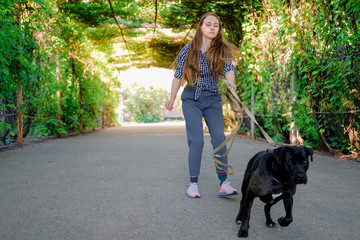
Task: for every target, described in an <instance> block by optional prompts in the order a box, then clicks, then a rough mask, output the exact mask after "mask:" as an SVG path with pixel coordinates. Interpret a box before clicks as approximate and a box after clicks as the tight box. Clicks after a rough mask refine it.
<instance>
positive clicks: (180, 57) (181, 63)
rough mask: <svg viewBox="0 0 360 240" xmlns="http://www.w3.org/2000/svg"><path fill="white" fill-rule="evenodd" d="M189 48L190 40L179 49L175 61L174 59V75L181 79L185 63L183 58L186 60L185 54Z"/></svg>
mask: <svg viewBox="0 0 360 240" xmlns="http://www.w3.org/2000/svg"><path fill="white" fill-rule="evenodd" d="M189 48H190V42H189V43H187V44H186V45H185V46H184V47H183V48H182V49H181V51H180V53H179V55H178V57H177V61H176V71H175V74H174V77H176V78H178V79H181V78H182V75H183V69H184V64H185V60H186V54H187V53H188V51H189Z"/></svg>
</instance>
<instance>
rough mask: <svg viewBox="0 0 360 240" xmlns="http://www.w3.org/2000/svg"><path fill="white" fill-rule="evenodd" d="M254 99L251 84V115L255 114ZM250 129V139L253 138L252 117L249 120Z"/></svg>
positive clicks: (253, 124) (253, 125) (253, 126)
mask: <svg viewBox="0 0 360 240" xmlns="http://www.w3.org/2000/svg"><path fill="white" fill-rule="evenodd" d="M254 101H255V96H254V90H253V86H251V114H252V115H253V116H254V115H255V110H254V104H255V103H254ZM250 129H251V139H255V123H254V120H252V119H251V122H250Z"/></svg>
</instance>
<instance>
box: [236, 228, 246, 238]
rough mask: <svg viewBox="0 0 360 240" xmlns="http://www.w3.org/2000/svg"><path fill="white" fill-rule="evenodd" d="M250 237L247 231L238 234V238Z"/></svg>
mask: <svg viewBox="0 0 360 240" xmlns="http://www.w3.org/2000/svg"><path fill="white" fill-rule="evenodd" d="M248 236H249V233H248V231H247V230H241V229H240V231H239V233H238V237H239V238H247V237H248Z"/></svg>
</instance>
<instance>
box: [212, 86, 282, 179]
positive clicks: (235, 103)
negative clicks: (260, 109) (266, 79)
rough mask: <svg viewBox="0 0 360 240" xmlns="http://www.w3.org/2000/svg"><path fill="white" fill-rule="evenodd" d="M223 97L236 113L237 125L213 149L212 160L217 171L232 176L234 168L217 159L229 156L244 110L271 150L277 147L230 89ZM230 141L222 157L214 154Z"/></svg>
mask: <svg viewBox="0 0 360 240" xmlns="http://www.w3.org/2000/svg"><path fill="white" fill-rule="evenodd" d="M229 92H230V93H229ZM225 96H226V97H227V99H228V102H229V103H230V105H231V108H232V109H233V110H234V112H235V113H236V118H237V122H238V123H237V126H236V128H235V129H234V131H233V132H232V133H231V135H230V136H229V137H227V138H226V139H225V141H224V142H222V143H221V144H220V145H219V146H218V147H217V148H215V149H214V151H213V160H214V162H215V166H216V168H217V169H219V170H222V171H224V172H226V173H227V174H229V175H233V174H234V168H233V167H232V166H231V165H229V164H225V163H222V162H221V161H220V160H219V159H218V158H220V157H225V156H227V155H228V154H229V152H230V150H231V148H232V145H233V143H234V140H235V137H236V134H237V133H238V131H239V129H240V126H241V124H242V121H243V118H244V117H243V114H242V110H244V111H245V113H246V114H247V115H248V116H249V118H251V120H253V121H254V123H255V124H256V125H257V126H258V127H259V128H260V131H261V132H262V134H263V135H264V137H265V139H266V140H267V141H268V142H269V143H270V144H271V145H272V146H273V148H277V145H276V144H275V142H274V141H273V140H272V139H271V137H270V136H269V135H268V134H267V133H266V132H265V130H264V129H263V128H262V127H261V126H260V125H259V123H258V122H257V121H256V119H255V117H254V115H253V114H252V113H251V112H250V110H249V109H248V108H247V107H246V106H245V105H244V104H243V103H242V102H241V100H240V99H239V96H238V95H237V94H236V93H235V90H234V89H232V88H231V89H227V90H226V92H225ZM230 140H231V144H230V147H229V148H228V149H227V151H226V152H225V153H224V154H223V155H219V154H216V153H217V152H218V151H219V150H220V149H222V148H223V147H224V146H225V145H226V144H227V143H228V142H229V141H230ZM220 166H223V167H228V168H229V169H231V172H229V171H226V170H225V169H222V168H221V167H220Z"/></svg>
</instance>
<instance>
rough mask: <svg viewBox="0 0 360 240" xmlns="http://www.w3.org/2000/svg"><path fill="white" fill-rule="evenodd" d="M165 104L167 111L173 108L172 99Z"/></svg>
mask: <svg viewBox="0 0 360 240" xmlns="http://www.w3.org/2000/svg"><path fill="white" fill-rule="evenodd" d="M165 106H166V108H167V110H169V111H171V110H173V108H174V101H173V100H171V99H170V100H169V101H168V102H167V103H166V104H165Z"/></svg>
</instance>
